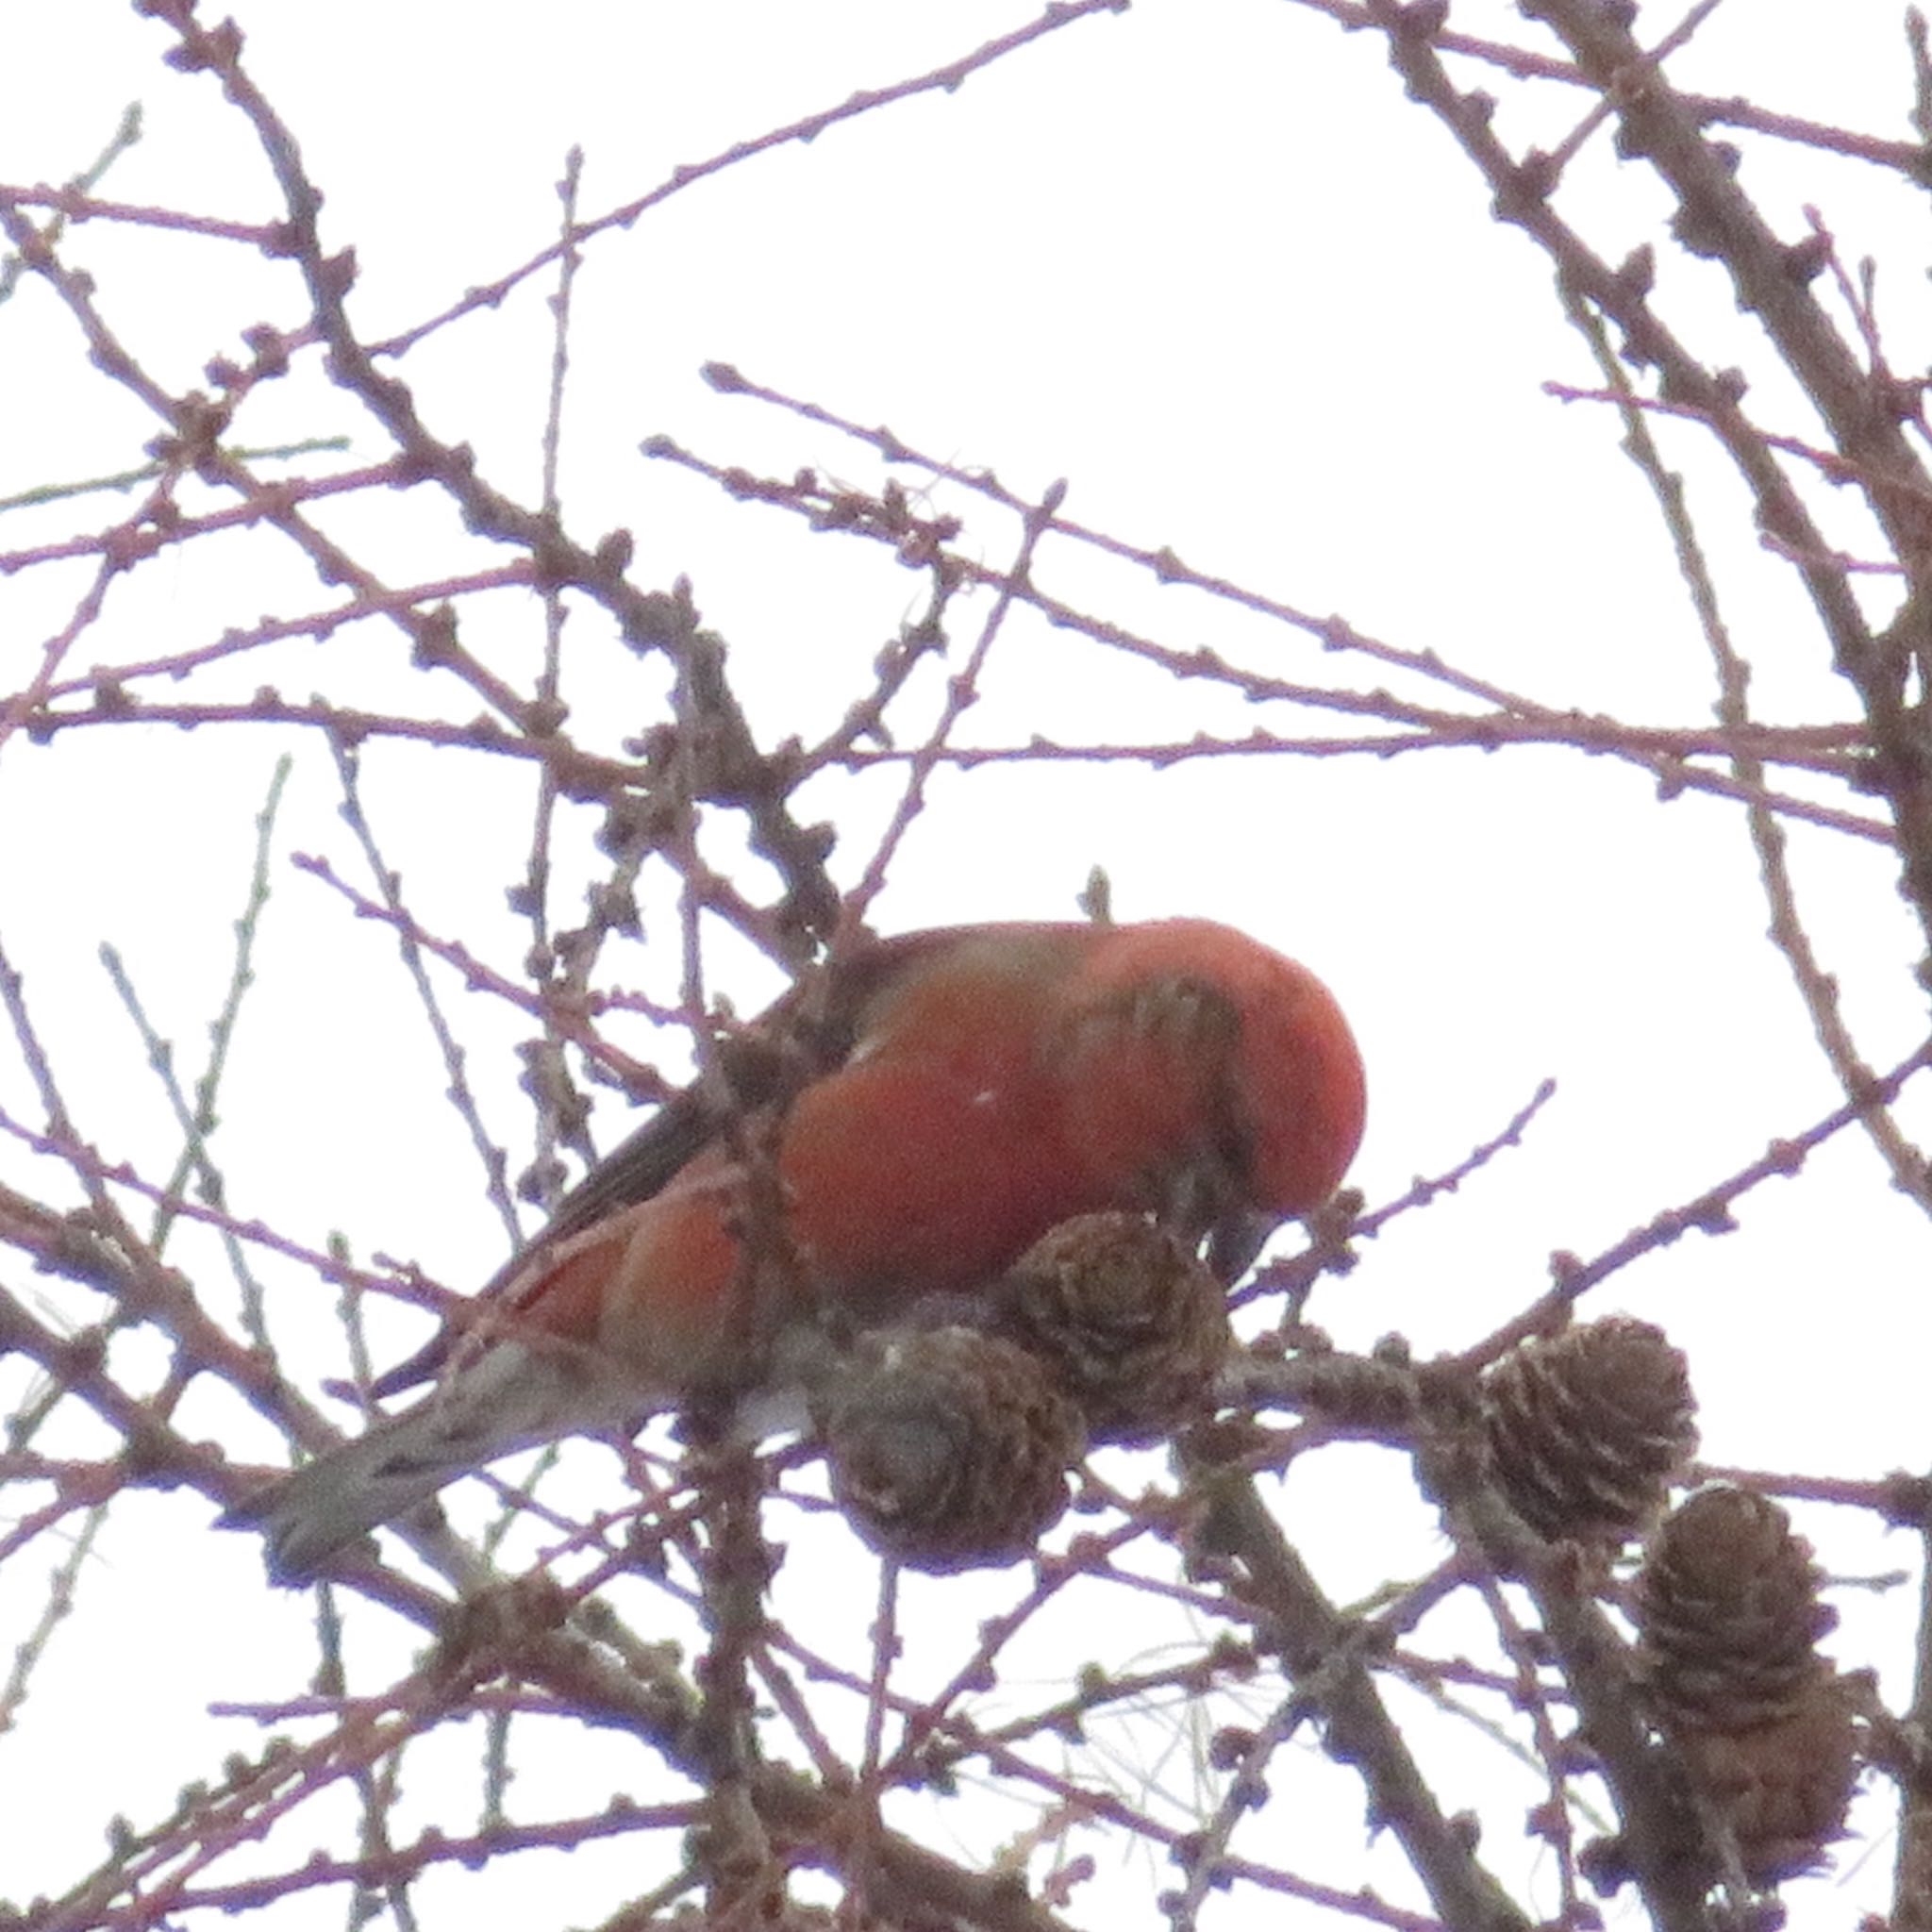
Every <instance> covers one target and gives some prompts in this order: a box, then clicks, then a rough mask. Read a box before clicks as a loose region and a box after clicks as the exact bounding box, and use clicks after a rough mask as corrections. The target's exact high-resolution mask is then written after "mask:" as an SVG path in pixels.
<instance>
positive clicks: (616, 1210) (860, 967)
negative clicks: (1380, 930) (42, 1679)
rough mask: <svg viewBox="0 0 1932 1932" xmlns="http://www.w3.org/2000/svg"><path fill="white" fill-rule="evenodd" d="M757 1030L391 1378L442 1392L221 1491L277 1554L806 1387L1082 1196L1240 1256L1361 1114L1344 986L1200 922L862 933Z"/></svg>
mask: <svg viewBox="0 0 1932 1932" xmlns="http://www.w3.org/2000/svg"><path fill="white" fill-rule="evenodd" d="M755 1038H757V1039H759V1040H761V1041H763V1042H764V1044H765V1046H766V1048H768V1049H769V1051H766V1052H763V1053H762V1054H760V1053H758V1052H754V1053H753V1054H751V1055H749V1056H741V1057H740V1064H741V1068H743V1069H745V1070H747V1071H745V1072H744V1073H743V1074H742V1077H741V1078H740V1079H739V1080H738V1081H737V1082H736V1083H735V1085H736V1090H737V1091H735V1092H734V1093H733V1094H732V1095H731V1096H730V1097H729V1098H721V1097H719V1095H718V1093H717V1091H716V1088H717V1085H718V1083H716V1082H711V1083H700V1085H699V1086H697V1087H694V1088H692V1089H691V1090H689V1091H687V1092H685V1093H684V1094H682V1095H680V1096H678V1097H677V1098H675V1099H674V1100H673V1101H672V1102H671V1103H670V1104H669V1105H667V1106H666V1107H665V1108H661V1109H660V1110H659V1111H658V1114H657V1115H655V1116H654V1117H653V1119H652V1120H651V1121H649V1122H648V1123H646V1124H645V1125H644V1126H643V1127H642V1128H641V1129H640V1130H639V1131H638V1132H637V1133H635V1134H634V1135H632V1136H631V1138H630V1139H629V1140H628V1141H625V1143H624V1144H623V1145H622V1146H620V1147H619V1148H618V1149H617V1150H616V1151H615V1152H614V1153H613V1154H611V1155H610V1156H609V1157H608V1158H606V1159H605V1160H604V1161H603V1162H601V1163H600V1164H599V1165H598V1166H597V1167H596V1168H595V1169H593V1170H592V1171H591V1174H588V1175H587V1176H586V1177H585V1179H584V1180H583V1181H582V1182H581V1183H580V1184H579V1185H578V1187H577V1188H576V1189H575V1190H574V1191H572V1192H571V1193H570V1194H568V1195H567V1196H566V1197H565V1198H564V1200H563V1202H562V1203H561V1205H560V1206H559V1208H558V1211H557V1213H556V1215H555V1216H554V1218H553V1219H552V1221H551V1223H550V1224H549V1226H548V1227H546V1228H545V1229H544V1230H543V1231H542V1233H541V1234H540V1235H539V1236H538V1237H537V1238H536V1240H535V1241H532V1242H531V1243H530V1245H529V1246H528V1247H527V1248H525V1250H524V1251H523V1252H522V1253H521V1254H520V1255H518V1256H517V1257H514V1258H513V1259H512V1260H511V1262H510V1263H509V1264H508V1266H507V1267H506V1268H505V1269H504V1270H503V1272H502V1273H501V1274H499V1275H498V1276H497V1277H496V1279H495V1280H494V1281H493V1282H491V1284H490V1286H489V1287H488V1288H487V1289H486V1290H485V1291H484V1293H483V1295H482V1296H481V1297H479V1298H478V1299H477V1302H476V1303H475V1304H474V1305H473V1309H474V1312H473V1313H472V1314H471V1315H470V1316H469V1318H468V1319H465V1320H463V1321H459V1322H456V1323H453V1324H450V1326H449V1327H448V1328H447V1329H446V1330H445V1332H444V1333H443V1334H442V1335H441V1336H440V1337H439V1338H438V1339H437V1340H436V1341H432V1342H431V1343H430V1344H429V1346H428V1347H426V1348H425V1349H424V1350H422V1351H420V1352H419V1353H418V1354H417V1355H416V1356H415V1357H411V1358H410V1360H408V1361H407V1362H405V1363H403V1364H402V1365H401V1366H400V1367H399V1368H397V1369H394V1370H391V1372H390V1373H389V1374H387V1375H385V1376H383V1377H382V1378H381V1379H380V1380H379V1381H378V1382H377V1383H376V1385H375V1393H376V1394H378V1395H387V1394H391V1393H393V1392H396V1391H400V1390H402V1389H406V1388H408V1387H410V1386H412V1385H413V1384H416V1383H419V1382H422V1381H425V1380H429V1379H430V1378H432V1377H434V1378H435V1386H434V1387H433V1388H432V1390H431V1391H430V1392H429V1393H428V1394H427V1395H426V1396H425V1397H424V1398H423V1399H421V1400H420V1401H419V1402H418V1403H417V1404H416V1405H415V1406H414V1407H410V1408H408V1409H405V1410H403V1411H402V1412H400V1413H398V1414H396V1415H393V1416H391V1417H389V1418H387V1419H385V1420H382V1421H379V1422H377V1423H376V1424H375V1425H374V1426H373V1427H372V1428H371V1429H370V1430H369V1431H368V1432H367V1433H366V1434H365V1435H363V1436H361V1437H359V1438H358V1439H356V1440H354V1441H349V1442H345V1443H343V1444H342V1445H341V1446H340V1447H338V1448H336V1449H334V1450H331V1451H329V1452H328V1453H326V1454H325V1455H323V1456H321V1457H317V1458H316V1459H315V1460H314V1461H312V1462H310V1463H308V1464H307V1465H306V1466H305V1467H303V1468H302V1469H300V1470H298V1471H296V1472H295V1473H294V1474H292V1475H291V1476H288V1477H287V1478H285V1479H283V1480H282V1481H280V1482H278V1483H277V1484H275V1486H273V1487H272V1488H271V1489H269V1490H268V1491H265V1492H263V1493H262V1494H260V1495H258V1496H256V1497H253V1498H251V1499H249V1500H248V1501H247V1502H245V1503H243V1504H242V1506H241V1507H240V1508H238V1509H237V1510H235V1511H233V1512H231V1514H230V1517H229V1518H228V1519H227V1520H228V1521H230V1522H231V1523H236V1524H255V1525H258V1526H259V1527H260V1528H261V1530H262V1531H263V1532H264V1533H265V1535H266V1538H267V1541H268V1545H269V1554H270V1563H271V1567H272V1569H273V1570H274V1572H275V1574H276V1575H277V1576H279V1577H280V1578H281V1579H282V1580H284V1581H289V1582H298V1581H301V1580H303V1579H305V1578H306V1577H308V1576H309V1575H310V1574H313V1573H314V1572H315V1571H316V1569H317V1568H318V1567H320V1566H321V1565H323V1564H324V1563H325V1562H326V1561H327V1559H328V1558H329V1557H331V1556H332V1555H334V1553H335V1552H337V1551H338V1550H340V1549H341V1548H342V1547H343V1546H344V1545H345V1544H347V1543H349V1542H351V1541H354V1540H355V1539H356V1538H358V1537H359V1536H360V1535H362V1534H363V1533H364V1532H366V1531H367V1530H369V1529H372V1528H374V1527H375V1526H376V1525H377V1524H383V1523H387V1522H390V1521H391V1520H392V1519H393V1518H395V1517H397V1516H399V1515H401V1514H403V1513H404V1512H405V1511H407V1510H408V1509H409V1508H410V1507H412V1506H413V1505H415V1504H416V1503H418V1502H420V1501H422V1500H423V1499H425V1498H426V1497H427V1496H429V1495H430V1494H432V1493H433V1492H434V1491H437V1490H439V1489H441V1487H442V1486H443V1485H444V1484H445V1483H447V1482H450V1481H451V1480H453V1479H454V1478H455V1477H457V1476H458V1475H460V1474H465V1473H466V1472H469V1471H472V1470H475V1469H477V1468H479V1467H481V1466H482V1465H483V1464H485V1463H488V1462H491V1461H492V1460H494V1459H495V1458H496V1457H501V1456H505V1455H508V1454H509V1453H511V1452H512V1451H515V1450H518V1449H524V1448H529V1447H533V1446H535V1445H537V1444H539V1443H542V1442H547V1441H554V1440H556V1439H557V1438H558V1437H560V1436H564V1435H569V1434H573V1433H576V1432H580V1431H591V1432H596V1431H608V1430H611V1429H628V1428H634V1427H635V1426H636V1425H637V1424H638V1423H639V1422H640V1420H641V1418H642V1417H643V1416H644V1415H646V1414H648V1413H649V1412H651V1411H653V1410H657V1409H663V1408H671V1407H714V1408H715V1407H719V1406H720V1405H724V1406H737V1407H741V1408H743V1407H747V1406H748V1404H755V1403H756V1402H757V1400H758V1398H761V1397H765V1396H769V1395H770V1394H772V1393H773V1392H774V1391H777V1390H780V1389H782V1388H783V1387H784V1385H786V1384H787V1382H788V1381H789V1382H790V1383H791V1384H792V1385H794V1386H795V1385H798V1384H800V1383H802V1382H804V1381H805V1380H806V1379H807V1378H808V1375H809V1373H810V1371H809V1367H808V1364H809V1362H810V1361H811V1359H812V1358H813V1353H814V1348H815V1347H816V1348H819V1349H821V1350H822V1349H823V1345H824V1337H825V1336H826V1334H827V1333H828V1332H829V1331H835V1330H838V1329H840V1328H841V1327H842V1329H843V1330H844V1332H846V1333H848V1334H849V1333H851V1332H853V1331H857V1330H863V1329H867V1328H872V1327H876V1326H878V1325H881V1324H888V1323H891V1322H892V1321H894V1320H896V1319H899V1318H901V1317H903V1316H905V1315H907V1314H908V1311H910V1310H912V1309H914V1308H915V1307H918V1306H920V1305H922V1304H924V1303H927V1302H929V1301H932V1300H935V1299H936V1300H938V1301H941V1302H943V1301H945V1300H946V1299H947V1298H951V1299H953V1300H954V1301H958V1300H961V1299H964V1300H966V1301H967V1302H969V1303H970V1302H971V1300H972V1299H973V1298H974V1296H975V1295H978V1296H982V1297H983V1296H984V1295H986V1294H988V1293H989V1292H990V1291H991V1285H992V1284H993V1283H995V1282H996V1281H997V1280H998V1279H999V1277H1000V1276H1001V1274H1002V1273H1003V1271H1005V1270H1007V1269H1008V1268H1009V1267H1010V1266H1011V1264H1012V1263H1013V1262H1014V1261H1015V1260H1016V1259H1018V1257H1020V1256H1021V1255H1022V1254H1023V1253H1024V1251H1025V1250H1026V1249H1027V1248H1028V1247H1029V1246H1030V1245H1031V1244H1032V1243H1033V1242H1034V1241H1036V1240H1038V1239H1039V1238H1040V1237H1041V1235H1043V1234H1044V1233H1046V1232H1047V1231H1048V1230H1049V1229H1050V1228H1053V1227H1056V1226H1058V1224H1061V1223H1062V1222H1065V1221H1067V1220H1070V1219H1071V1218H1073V1217H1074V1216H1075V1215H1080V1214H1087V1213H1092V1212H1097V1211H1101V1210H1108V1209H1112V1210H1126V1211H1141V1212H1147V1213H1150V1214H1153V1215H1155V1216H1157V1217H1158V1218H1159V1219H1160V1220H1162V1221H1163V1222H1164V1223H1165V1224H1168V1225H1170V1226H1173V1227H1174V1228H1175V1229H1176V1230H1178V1231H1179V1232H1180V1233H1181V1234H1182V1235H1183V1236H1184V1237H1185V1238H1186V1239H1188V1240H1189V1241H1200V1240H1202V1239H1204V1238H1205V1239H1207V1240H1208V1241H1209V1255H1210V1258H1217V1257H1218V1259H1219V1260H1220V1262H1221V1264H1222V1267H1223V1272H1224V1273H1228V1272H1239V1270H1240V1269H1241V1267H1244V1266H1245V1265H1246V1262H1247V1261H1248V1260H1249V1259H1251V1258H1252V1257H1253V1255H1254V1253H1255V1251H1256V1249H1257V1247H1258V1245H1259V1241H1260V1239H1261V1238H1262V1235H1261V1234H1260V1233H1258V1232H1257V1229H1259V1230H1265V1228H1266V1227H1269V1226H1272V1225H1274V1224H1275V1223H1277V1222H1279V1221H1281V1220H1283V1219H1285V1218H1287V1217H1289V1216H1291V1215H1296V1214H1302V1213H1306V1212H1307V1211H1308V1210H1309V1209H1311V1208H1315V1207H1318V1206H1319V1205H1320V1204H1321V1203H1322V1202H1323V1201H1324V1200H1325V1199H1326V1198H1327V1196H1328V1195H1329V1194H1330V1193H1332V1192H1333V1191H1334V1190H1335V1188H1336V1186H1337V1185H1338V1183H1339V1182H1340V1181H1341V1176H1342V1174H1343V1173H1344V1172H1345V1171H1346V1169H1347V1167H1348V1164H1349V1161H1350V1160H1351V1159H1352V1158H1353V1157H1354V1154H1355V1151H1356V1147H1357V1142H1358V1141H1359V1140H1360V1138H1361V1131H1362V1123H1363V1107H1364V1087H1363V1078H1362V1068H1361V1060H1360V1058H1359V1056H1358V1054H1357V1049H1356V1044H1355V1041H1354V1039H1353V1038H1352V1036H1351V1035H1350V1033H1349V1029H1348V1024H1347V1022H1346V1021H1345V1020H1344V1019H1343V1018H1342V1015H1341V1009H1340V1008H1338V1007H1337V1005H1336V1003H1335V1001H1334V999H1333V997H1332V996H1331V995H1330V994H1329V992H1328V991H1327V990H1326V989H1325V988H1324V986H1323V985H1322V983H1321V982H1320V981H1319V980H1318V979H1316V978H1315V976H1314V975H1313V974H1311V973H1309V972H1308V971H1307V969H1306V968H1305V967H1302V966H1300V965H1297V964H1296V963H1295V962H1294V961H1292V960H1291V959H1287V958H1283V957H1282V956H1281V955H1279V954H1278V953H1274V952H1272V951H1270V950H1269V949H1268V948H1267V947H1265V946H1262V945H1260V944H1258V943H1257V942H1256V941H1253V940H1251V939H1249V938H1247V937H1246V936H1245V935H1243V934H1241V933H1240V932H1236V931H1234V930H1232V929H1231V928H1229V927H1226V926H1223V925H1217V924H1210V923H1208V922H1207V921H1203V920H1185V919H1177V920H1164V921H1158V922H1154V923H1150V924H1135V925H1115V926H1098V925H1079V924H1064V925H1062V924H1009V925H983V926H960V927H953V928H948V929H944V930H939V931H932V932H922V933H909V934H906V935H903V936H901V937H898V938H895V939H889V940H884V941H871V942H868V943H866V944H864V945H862V946H860V947H858V948H856V949H855V950H854V951H853V952H851V953H850V954H848V955H846V956H844V957H843V958H841V959H840V960H838V961H837V962H836V963H835V964H834V966H833V967H832V968H831V969H830V970H829V971H828V972H826V973H824V974H820V975H817V976H816V977H815V978H814V979H812V980H810V981H808V983H807V984H806V985H805V986H803V987H801V988H800V989H798V990H797V991H794V992H793V993H792V994H791V995H790V996H789V997H788V998H787V999H786V1000H783V1001H781V1002H780V1003H779V1004H778V1006H777V1007H776V1008H774V1009H773V1010H772V1012H771V1013H770V1014H768V1015H767V1016H766V1018H765V1020H764V1021H763V1022H762V1023H761V1024H760V1028H759V1029H758V1034H757V1035H756V1036H755Z"/></svg>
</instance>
